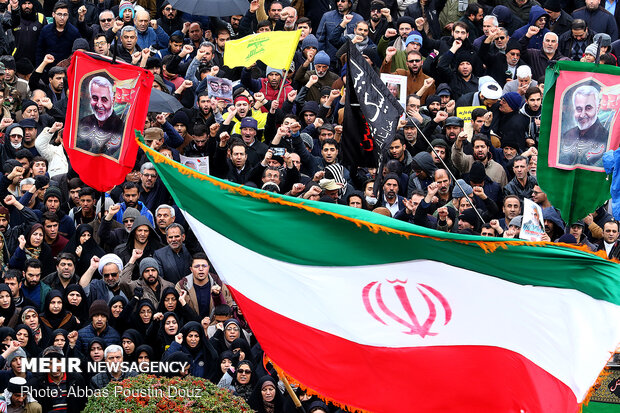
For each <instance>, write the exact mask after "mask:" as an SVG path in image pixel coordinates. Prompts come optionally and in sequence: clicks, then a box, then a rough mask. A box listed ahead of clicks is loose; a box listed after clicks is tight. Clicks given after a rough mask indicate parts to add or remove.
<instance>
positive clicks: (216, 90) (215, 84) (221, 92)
mask: <svg viewBox="0 0 620 413" xmlns="http://www.w3.org/2000/svg"><path fill="white" fill-rule="evenodd" d="M207 90H208V92H209V97H211V98H216V99H220V100H224V101H225V102H228V103H232V101H233V99H232V92H233V85H232V80H230V79H224V78H221V77H215V76H209V75H207Z"/></svg>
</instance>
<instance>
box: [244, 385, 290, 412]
mask: <svg viewBox="0 0 620 413" xmlns="http://www.w3.org/2000/svg"><path fill="white" fill-rule="evenodd" d="M267 382H269V383H271V384H272V385H273V386H274V387H275V397H274V398H273V401H272V402H271V403H270V405H271V406H272V407H273V410H272V411H273V412H274V413H282V412H284V397H283V396H282V393H280V390H279V389H278V382H277V381H276V379H274V378H273V377H272V376H263V377H261V378H260V379H259V380H258V383H256V386H255V387H254V391H252V395H251V396H250V399H249V400H248V404H249V405H250V407H251V408H252V409H254V411H256V412H258V413H265V412H267V409H266V403H265V402H264V401H263V394H262V390H263V385H264V384H265V383H267Z"/></svg>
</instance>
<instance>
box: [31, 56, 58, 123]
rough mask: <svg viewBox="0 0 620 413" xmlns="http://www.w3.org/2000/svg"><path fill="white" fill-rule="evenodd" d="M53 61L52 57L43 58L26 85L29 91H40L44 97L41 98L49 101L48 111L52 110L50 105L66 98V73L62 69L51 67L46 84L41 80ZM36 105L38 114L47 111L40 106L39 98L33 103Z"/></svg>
mask: <svg viewBox="0 0 620 413" xmlns="http://www.w3.org/2000/svg"><path fill="white" fill-rule="evenodd" d="M53 61H54V56H52V55H51V54H50V55H46V56H45V58H44V59H43V62H41V64H40V65H39V67H37V68H36V69H35V70H34V72H32V75H31V76H30V79H29V80H28V85H29V86H30V90H38V89H40V91H42V92H44V93H45V96H43V97H49V98H50V101H49V104H48V107H49V109H51V108H52V105H54V104H56V103H58V102H59V101H61V100H63V99H64V98H66V91H67V87H66V86H67V83H66V77H67V71H66V70H65V68H63V67H59V66H54V67H52V68H51V69H50V70H49V72H47V80H48V81H47V83H45V82H44V81H43V79H42V76H43V72H44V71H45V70H46V67H47V65H49V64H51V63H52V62H53ZM34 97H35V96H34V94H33V96H32V100H33V101H35V100H34ZM35 102H36V103H37V105H38V106H39V112H41V113H45V111H46V109H48V107H45V106H43V104H41V103H40V102H41V98H39V101H38V102H37V101H35Z"/></svg>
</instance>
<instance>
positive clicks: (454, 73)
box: [437, 39, 478, 96]
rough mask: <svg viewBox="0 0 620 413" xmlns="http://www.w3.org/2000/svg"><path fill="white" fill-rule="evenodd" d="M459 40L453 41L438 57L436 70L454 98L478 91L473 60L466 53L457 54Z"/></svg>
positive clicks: (471, 56) (459, 46)
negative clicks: (448, 48)
mask: <svg viewBox="0 0 620 413" xmlns="http://www.w3.org/2000/svg"><path fill="white" fill-rule="evenodd" d="M462 44H463V43H462V41H461V40H458V39H457V40H454V43H453V44H452V47H451V48H450V50H448V51H447V52H446V53H444V54H443V55H441V56H440V57H439V61H438V63H437V70H438V72H439V75H440V76H441V79H443V80H445V81H446V82H447V83H448V85H449V86H450V90H451V91H452V93H454V95H455V96H462V95H464V94H467V93H473V92H476V91H477V90H478V76H475V75H474V66H473V58H474V57H475V55H471V54H470V53H469V52H467V51H463V52H458V51H459V49H460V48H461V46H462Z"/></svg>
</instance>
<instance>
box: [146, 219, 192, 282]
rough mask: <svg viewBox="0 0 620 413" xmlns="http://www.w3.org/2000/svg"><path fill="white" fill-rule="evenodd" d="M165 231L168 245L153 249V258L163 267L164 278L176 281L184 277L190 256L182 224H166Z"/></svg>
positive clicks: (190, 259) (189, 262)
mask: <svg viewBox="0 0 620 413" xmlns="http://www.w3.org/2000/svg"><path fill="white" fill-rule="evenodd" d="M165 231H166V241H167V243H168V245H166V246H165V247H163V248H160V249H158V250H157V251H155V254H153V258H155V259H156V260H157V262H158V263H159V267H160V268H162V269H163V277H164V279H165V280H167V281H170V282H173V283H177V282H179V281H180V280H181V278H183V277H185V275H186V273H187V268H189V266H190V264H191V261H192V256H191V254H190V252H189V250H188V249H187V247H186V246H185V229H184V228H183V226H181V225H179V224H176V223H172V224H170V225H168V227H167V228H166V229H165Z"/></svg>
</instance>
